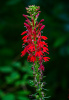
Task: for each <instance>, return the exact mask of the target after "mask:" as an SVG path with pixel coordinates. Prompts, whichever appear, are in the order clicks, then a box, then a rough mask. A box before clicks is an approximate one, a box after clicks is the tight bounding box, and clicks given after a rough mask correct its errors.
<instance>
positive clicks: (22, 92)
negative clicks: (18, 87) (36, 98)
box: [17, 91, 30, 96]
mask: <svg viewBox="0 0 69 100" xmlns="http://www.w3.org/2000/svg"><path fill="white" fill-rule="evenodd" d="M17 94H19V95H24V96H25V95H29V94H30V91H19V92H17Z"/></svg>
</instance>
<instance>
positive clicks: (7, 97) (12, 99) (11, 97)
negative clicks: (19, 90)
mask: <svg viewBox="0 0 69 100" xmlns="http://www.w3.org/2000/svg"><path fill="white" fill-rule="evenodd" d="M2 100H15V96H14V95H13V94H6V95H5V96H4V97H3V98H2Z"/></svg>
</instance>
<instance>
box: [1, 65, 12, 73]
mask: <svg viewBox="0 0 69 100" xmlns="http://www.w3.org/2000/svg"><path fill="white" fill-rule="evenodd" d="M0 71H1V72H4V73H9V72H12V71H13V69H12V67H10V66H9V67H8V66H3V67H0Z"/></svg>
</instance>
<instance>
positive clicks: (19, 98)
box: [17, 96, 29, 100]
mask: <svg viewBox="0 0 69 100" xmlns="http://www.w3.org/2000/svg"><path fill="white" fill-rule="evenodd" d="M17 98H18V100H29V99H28V98H27V97H23V96H18V97H17Z"/></svg>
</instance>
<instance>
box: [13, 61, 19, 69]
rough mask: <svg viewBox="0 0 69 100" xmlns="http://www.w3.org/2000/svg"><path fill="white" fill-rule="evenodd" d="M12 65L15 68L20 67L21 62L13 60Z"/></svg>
mask: <svg viewBox="0 0 69 100" xmlns="http://www.w3.org/2000/svg"><path fill="white" fill-rule="evenodd" d="M12 66H13V67H16V68H20V67H21V63H20V62H13V63H12Z"/></svg>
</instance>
